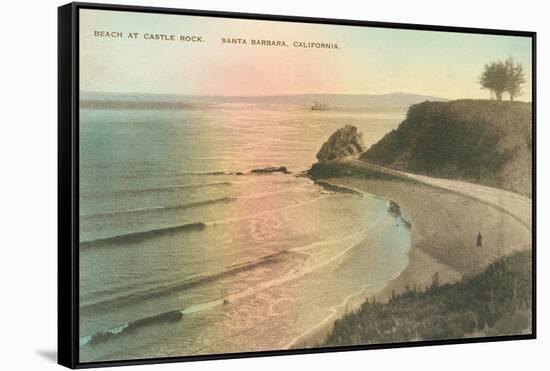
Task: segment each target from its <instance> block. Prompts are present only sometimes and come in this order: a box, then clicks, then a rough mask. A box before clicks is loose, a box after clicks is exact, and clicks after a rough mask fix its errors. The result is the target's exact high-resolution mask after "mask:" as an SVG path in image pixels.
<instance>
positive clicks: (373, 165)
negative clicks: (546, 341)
mask: <svg viewBox="0 0 550 371" xmlns="http://www.w3.org/2000/svg"><path fill="white" fill-rule="evenodd" d="M58 17H59V18H58V19H59V32H58V35H59V43H58V44H59V71H58V75H59V98H58V101H59V107H58V108H59V186H58V189H59V210H58V211H59V213H58V218H59V246H58V269H59V272H58V296H59V310H58V312H59V318H58V331H59V334H58V339H59V352H58V356H59V363H60V364H62V365H65V366H67V367H71V368H81V367H95V366H109V365H124V364H142V363H160V362H174V361H193V360H205V359H220V358H234V357H251V356H266V355H283V354H303V353H313V352H332V351H348V350H360V349H361V350H363V349H375V348H392V347H403V346H421V345H437V344H457V343H465V342H486V341H500V340H517V339H534V338H535V336H536V316H535V308H536V305H535V299H536V298H535V276H536V275H535V267H536V264H535V262H536V259H535V258H536V254H535V251H536V250H535V235H536V233H535V228H536V223H535V215H536V214H535V201H536V189H535V185H536V181H535V180H536V174H535V143H536V141H535V119H536V117H535V112H536V88H535V87H536V66H535V62H536V59H535V45H536V44H535V37H536V34H535V33H534V32H526V31H505V30H493V29H472V28H458V27H444V26H426V25H414V24H396V23H382V22H365V21H354V20H341V19H318V18H305V17H287V16H275V15H263V14H240V13H226V12H214V11H197V10H180V9H165V8H149V7H135V6H121V5H103V4H87V3H71V4H68V5H65V6H62V7H60V8H59V14H58Z"/></svg>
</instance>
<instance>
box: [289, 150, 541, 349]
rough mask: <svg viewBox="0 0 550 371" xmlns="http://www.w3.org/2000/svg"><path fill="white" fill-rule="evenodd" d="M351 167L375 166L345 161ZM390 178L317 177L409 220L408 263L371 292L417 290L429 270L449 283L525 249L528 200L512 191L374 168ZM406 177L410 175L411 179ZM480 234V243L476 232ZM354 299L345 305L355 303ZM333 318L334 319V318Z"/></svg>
mask: <svg viewBox="0 0 550 371" xmlns="http://www.w3.org/2000/svg"><path fill="white" fill-rule="evenodd" d="M346 162H348V165H352V166H354V167H357V166H361V167H363V166H364V167H369V168H371V169H372V168H373V167H375V166H373V165H369V164H366V163H363V162H361V161H356V160H346ZM378 170H380V171H382V172H386V173H389V174H391V175H394V176H395V180H394V181H392V180H375V179H366V178H357V177H343V178H327V179H322V180H323V182H327V183H330V184H333V185H337V186H340V187H347V188H351V189H354V190H356V191H360V192H366V193H370V194H374V195H377V196H380V197H383V198H385V199H387V200H393V201H395V202H397V203H398V204H399V205H400V207H401V210H402V213H403V214H404V216H405V218H406V219H407V220H408V221H409V222H410V223H411V237H412V246H411V250H410V252H409V254H408V256H409V264H408V266H407V267H406V268H405V270H404V271H403V272H402V273H401V274H400V275H399V277H397V278H396V279H394V280H392V281H391V282H389V283H388V284H387V285H386V286H385V287H384V288H382V289H381V290H380V291H379V292H378V293H377V294H376V295H375V297H376V298H377V300H383V301H385V300H387V299H389V298H390V297H391V295H392V292H394V293H399V292H401V291H403V290H405V288H406V287H411V288H412V287H415V286H416V287H417V288H418V289H422V288H424V287H426V286H427V285H429V284H430V283H431V282H432V280H433V277H434V275H436V274H437V275H438V278H439V281H440V283H442V284H444V283H453V282H456V281H458V280H460V279H461V278H463V277H467V276H469V275H472V274H475V273H478V272H480V271H482V270H483V269H485V268H486V267H487V266H488V265H489V264H490V263H491V262H493V261H495V260H497V259H498V258H500V257H502V256H505V255H508V254H510V253H512V252H515V251H521V250H527V249H531V200H530V199H529V198H527V197H524V196H520V195H517V194H515V193H512V192H508V191H504V190H500V189H496V188H491V187H485V186H480V185H477V184H471V183H467V182H462V181H455V180H446V179H445V180H443V179H436V178H430V177H425V176H416V175H414V174H407V173H402V172H396V171H393V170H386V169H383V168H379V169H378ZM410 180H413V181H412V182H411V181H410ZM478 233H481V234H482V236H483V243H482V246H481V247H479V246H477V245H476V236H477V234H478ZM364 299H365V298H357V300H355V301H354V302H353V303H350V305H349V306H348V310H351V309H353V308H356V307H357V306H359V305H360V304H361V303H362V302H363V301H364ZM336 318H337V317H335V318H334V319H336ZM332 324H333V321H330V322H328V323H324V324H323V325H322V326H319V327H318V328H316V329H314V330H313V331H311V332H310V333H308V334H306V335H304V336H303V337H302V338H300V339H298V340H297V341H296V342H295V343H294V344H293V345H292V347H293V348H305V347H313V346H316V345H317V344H319V343H320V342H322V340H323V339H324V338H325V336H326V335H327V333H328V332H329V331H330V329H331V328H332Z"/></svg>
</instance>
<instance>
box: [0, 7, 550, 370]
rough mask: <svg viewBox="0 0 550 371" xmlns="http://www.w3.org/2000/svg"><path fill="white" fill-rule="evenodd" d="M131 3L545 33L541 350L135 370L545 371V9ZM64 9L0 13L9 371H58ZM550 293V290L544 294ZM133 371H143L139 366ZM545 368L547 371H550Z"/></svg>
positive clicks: (2, 235)
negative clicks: (60, 32)
mask: <svg viewBox="0 0 550 371" xmlns="http://www.w3.org/2000/svg"><path fill="white" fill-rule="evenodd" d="M119 1H120V2H121V3H128V4H134V5H155V6H166V7H180V8H190V9H192V8H195V9H208V10H226V11H236V12H255V13H271V14H283V15H302V16H314V17H330V18H348V19H362V20H372V21H390V22H406V23H424V24H438V25H452V26H468V27H488V28H503V29H519V30H531V31H537V32H538V63H537V64H538V66H539V68H538V103H539V107H538V162H539V166H538V190H539V194H538V202H537V203H538V210H539V212H538V229H539V233H538V287H539V290H538V299H539V302H538V324H539V327H538V333H539V338H538V340H531V341H519V342H500V343H485V344H468V345H452V346H437V347H424V348H406V349H390V350H376V351H361V352H347V353H335V354H317V355H306V356H284V357H270V358H254V359H241V360H226V361H210V362H200V363H187V364H167V365H156V366H138V367H141V368H139V369H146V368H147V369H155V370H200V371H207V370H225V369H232V370H236V369H239V370H258V369H263V370H290V369H309V370H313V369H318V370H332V369H343V368H344V367H345V368H346V369H347V370H350V371H351V370H393V369H398V368H407V369H410V370H416V369H419V370H420V369H421V370H425V371H427V370H438V371H443V370H444V371H453V370H460V371H463V370H482V369H484V370H488V369H497V370H499V371H500V370H502V371H504V370H521V369H522V368H524V367H526V366H527V367H530V368H531V369H545V366H544V363H546V367H548V349H550V334H549V331H550V329H549V323H550V322H549V320H547V318H548V315H549V314H548V310H549V309H548V307H549V304H548V301H549V300H548V299H549V296H550V295H549V294H548V291H546V292H544V291H543V290H544V289H545V288H547V287H548V286H549V284H550V282H549V274H548V270H549V268H550V266H549V265H550V261H549V260H548V256H549V254H548V253H547V252H546V248H547V244H548V242H549V241H550V231H549V228H548V227H549V225H548V223H547V220H545V219H546V218H545V216H548V213H545V210H548V209H549V208H550V195H549V193H548V191H547V190H548V189H549V188H550V184H549V182H550V176H549V174H548V172H547V171H545V170H547V169H548V167H547V162H548V161H550V145H548V141H549V140H550V129H549V128H548V126H547V122H546V117H547V114H548V112H549V110H548V102H547V99H548V97H547V96H546V94H545V93H546V91H545V90H546V89H545V87H546V86H548V85H549V84H550V81H549V74H548V73H546V70H545V69H544V67H545V66H549V65H550V55H549V54H550V45H549V42H550V40H549V39H550V22H549V21H548V10H547V9H545V7H546V4H545V3H546V2H544V1H540V0H538V1H531V0H522V1H513V2H512V1H504V0H499V1H497V0H483V1H480V0H460V1H453V2H449V1H441V0H429V1H428V0H415V1H407V0H402V1H394V0H383V1H357V0H355V1H353V0H337V1H315V2H310V3H308V2H306V1H301V2H300V1H298V0H270V1H263V2H261V1H252V0H230V1H223V0H203V1H199V0H188V1H175V0H173V1H168V0H163V1H152V0H148V1H143V0H141V1H140V0H133V1H123V0H119ZM61 4H63V2H61V1H57V0H39V1H14V0H12V1H5V2H3V3H2V10H1V11H0V15H1V18H2V19H1V22H0V30H1V32H0V71H1V74H2V78H1V80H0V95H1V99H0V101H1V111H0V112H1V115H0V187H1V191H0V254H1V256H0V275H1V277H0V285H1V286H0V287H1V288H0V369H3V370H20V369H21V370H23V369H24V370H49V369H60V366H57V365H56V363H55V352H56V243H57V242H56V235H57V232H56V228H57V227H56V218H57V217H56V205H57V199H56V192H57V191H56V187H57V184H56V183H57V178H56V177H57V175H56V171H57V169H56V168H57V163H56V161H57V143H56V141H57V139H56V138H57V137H56V130H57V129H56V125H57V123H56V104H57V98H56V89H57V87H56V85H57V80H56V79H57V72H56V71H57V69H56V68H57V67H56V63H57V48H56V45H57V39H56V32H57V30H56V27H57V20H56V17H57V9H56V7H57V6H58V5H61ZM546 290H547V289H546ZM127 369H128V370H130V369H132V370H133V369H136V370H137V369H138V368H137V367H130V368H127ZM546 369H547V368H546Z"/></svg>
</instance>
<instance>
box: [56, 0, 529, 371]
mask: <svg viewBox="0 0 550 371" xmlns="http://www.w3.org/2000/svg"><path fill="white" fill-rule="evenodd" d="M80 9H96V10H111V11H121V12H140V13H161V14H173V15H193V16H204V17H214V18H234V19H254V20H266V21H281V22H299V23H315V24H329V25H344V26H361V27H378V28H392V29H406V30H426V31H443V32H456V33H472V34H486V35H510V36H523V37H528V38H531V42H532V71H531V74H532V115H533V116H532V137H533V141H532V143H533V146H532V158H533V162H532V164H533V167H532V174H533V182H532V187H533V188H532V200H533V208H532V221H533V226H532V258H533V261H532V267H533V282H532V288H533V293H532V298H533V303H532V333H531V334H525V335H512V336H495V337H481V338H468V339H448V340H430V341H417V342H406V343H387V344H374V345H357V346H343V347H329V348H314V349H311V348H308V349H291V350H274V351H259V352H244V353H227V354H212V355H194V356H180V357H169V358H148V359H130V360H120V361H101V362H86V363H81V362H80V361H79V310H78V309H79V285H78V280H79V247H78V246H79V217H78V215H79V109H78V102H79V79H78V76H79V38H78V30H79V10H80ZM536 35H537V34H536V32H531V31H513V30H497V29H485V28H467V27H448V26H433V25H423V24H405V23H387V22H371V21H359V20H346V19H329V18H309V17H296V16H282V15H268V14H249V13H233V12H222V11H202V10H189V9H173V8H158V7H144V6H129V5H107V4H97V3H78V2H77V3H70V4H67V5H63V6H61V7H59V8H58V363H59V364H61V365H63V366H66V367H69V368H91V367H100V366H123V365H139V364H155V363H169V362H188V361H203V360H216V359H229V358H247V357H264V356H280V355H291V354H310V353H325V352H343V351H354V350H370V349H382V348H401V347H418V346H431V345H446V344H462V343H480V342H496V341H509V340H528V339H536V329H537V325H536V226H537V221H536V200H537V198H536V104H537V99H536V93H537V89H536V82H537V78H536V72H537V71H536Z"/></svg>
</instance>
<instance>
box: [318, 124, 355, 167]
mask: <svg viewBox="0 0 550 371" xmlns="http://www.w3.org/2000/svg"><path fill="white" fill-rule="evenodd" d="M364 151H365V142H364V140H363V135H362V134H361V133H359V132H358V131H357V128H356V127H355V126H352V125H346V126H344V127H343V128H340V129H338V130H336V131H335V132H334V133H333V134H332V135H331V136H330V138H328V140H327V141H326V142H325V143H324V144H323V146H322V147H321V149H320V150H319V152H317V156H316V157H317V160H319V161H320V162H324V161H331V160H337V159H339V158H342V157H346V156H350V155H357V154H360V153H362V152H364Z"/></svg>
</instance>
